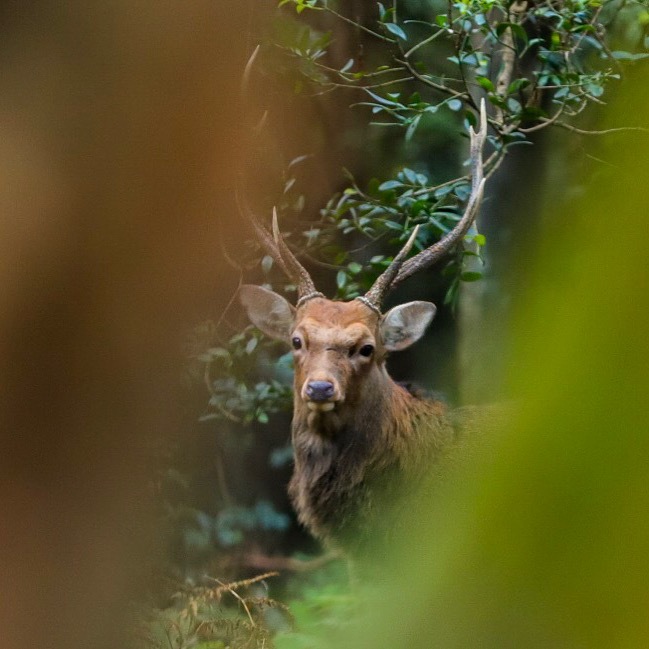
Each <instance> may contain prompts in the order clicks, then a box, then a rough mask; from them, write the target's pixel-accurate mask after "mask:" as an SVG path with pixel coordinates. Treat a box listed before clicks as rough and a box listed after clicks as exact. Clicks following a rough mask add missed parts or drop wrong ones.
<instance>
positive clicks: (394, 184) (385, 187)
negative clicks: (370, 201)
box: [379, 180, 403, 192]
mask: <svg viewBox="0 0 649 649" xmlns="http://www.w3.org/2000/svg"><path fill="white" fill-rule="evenodd" d="M398 187H403V183H402V182H400V181H398V180H386V181H385V182H384V183H381V184H380V185H379V191H380V192H387V191H389V190H390V189H397V188H398Z"/></svg>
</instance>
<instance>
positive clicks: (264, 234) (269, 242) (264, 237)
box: [235, 186, 291, 277]
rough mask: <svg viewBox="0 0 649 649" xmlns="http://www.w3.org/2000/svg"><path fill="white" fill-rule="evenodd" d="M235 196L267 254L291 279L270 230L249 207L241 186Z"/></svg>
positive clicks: (240, 209)
mask: <svg viewBox="0 0 649 649" xmlns="http://www.w3.org/2000/svg"><path fill="white" fill-rule="evenodd" d="M235 195H236V199H237V206H238V207H239V211H240V212H241V213H242V214H243V215H244V216H245V217H246V219H247V220H248V223H250V225H251V226H252V229H253V230H254V232H255V235H256V236H257V239H259V242H260V243H261V245H262V246H263V247H264V248H265V250H266V252H267V253H268V254H269V255H270V256H271V257H272V258H273V259H274V260H275V261H276V262H277V264H278V265H279V267H280V268H281V269H282V271H284V274H285V275H286V276H287V277H291V273H290V271H289V269H288V266H287V265H286V263H285V262H284V259H282V255H281V254H280V251H279V248H278V247H277V244H276V243H275V240H274V239H273V235H272V234H271V233H270V232H269V231H268V229H267V228H266V227H265V226H264V225H263V224H262V223H261V221H260V220H259V218H258V217H257V215H256V214H255V213H254V212H253V211H252V209H251V208H250V205H248V201H247V200H246V199H245V198H244V195H243V191H242V189H241V187H240V186H237V188H236V192H235Z"/></svg>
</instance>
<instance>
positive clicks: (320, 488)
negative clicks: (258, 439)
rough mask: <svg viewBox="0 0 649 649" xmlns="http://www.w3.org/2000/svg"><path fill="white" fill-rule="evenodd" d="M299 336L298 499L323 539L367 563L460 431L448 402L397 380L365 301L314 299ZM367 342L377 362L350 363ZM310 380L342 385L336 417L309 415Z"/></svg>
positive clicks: (299, 322)
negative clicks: (396, 513)
mask: <svg viewBox="0 0 649 649" xmlns="http://www.w3.org/2000/svg"><path fill="white" fill-rule="evenodd" d="M294 332H295V333H297V334H299V335H300V336H301V337H302V338H303V343H304V344H303V348H302V349H301V350H298V351H296V353H295V401H294V406H295V408H294V418H293V426H292V435H293V445H294V449H295V471H294V475H293V478H292V480H291V483H290V487H289V493H290V496H291V499H292V501H293V504H294V507H295V509H296V511H297V513H298V517H299V520H300V521H301V522H302V523H303V524H304V525H305V526H306V527H307V528H308V529H309V530H310V531H311V532H312V533H313V534H314V535H315V536H317V537H318V538H320V539H322V540H323V541H325V542H326V543H328V544H330V545H334V546H337V547H341V548H342V549H343V550H345V551H347V552H348V553H350V554H351V555H358V554H361V553H363V551H364V550H365V549H366V548H367V547H368V546H373V545H376V544H377V543H381V542H382V541H383V540H385V537H386V533H387V532H388V528H389V527H390V525H389V523H388V521H389V520H390V517H389V515H388V510H389V509H390V507H391V506H392V504H393V503H394V502H395V499H401V498H402V497H403V496H404V495H405V494H406V493H407V492H409V491H410V490H412V489H415V488H416V486H417V485H418V484H419V483H420V481H421V479H422V478H423V477H424V476H425V474H426V473H427V471H428V469H429V467H430V466H431V464H433V463H435V462H436V461H437V460H438V459H439V458H440V457H441V456H442V455H443V454H444V450H445V449H446V448H448V447H449V446H452V445H453V442H454V440H455V439H456V431H455V428H454V427H453V425H452V424H451V420H450V418H449V414H448V411H447V408H446V406H445V405H444V404H443V403H442V402H440V401H428V400H423V399H420V398H417V397H416V396H414V395H412V394H411V393H410V392H408V391H407V390H406V389H405V388H403V387H401V386H399V385H397V384H396V383H395V382H394V381H393V380H392V379H391V378H390V376H389V375H388V373H387V370H386V367H385V359H386V355H387V352H386V350H385V347H384V345H383V343H382V341H381V337H380V334H379V317H378V315H377V314H375V313H374V312H372V311H371V310H370V309H369V308H367V307H366V306H365V305H363V304H362V303H360V302H357V301H356V302H354V301H352V302H349V303H342V302H332V301H329V300H325V299H313V300H311V301H309V302H307V303H306V304H305V305H304V307H302V308H301V309H300V310H299V311H298V312H297V315H296V319H295V327H294ZM365 343H371V344H374V345H376V350H375V353H374V355H373V356H372V358H369V359H360V358H354V357H352V358H350V356H349V349H350V348H354V347H356V348H358V346H359V345H362V344H365ZM308 380H330V381H333V382H334V383H335V385H336V393H337V396H338V398H340V399H341V400H340V401H338V402H337V403H336V407H335V409H334V410H332V411H329V412H320V411H318V410H312V409H309V408H308V406H307V403H306V402H305V399H304V398H303V394H304V385H305V383H306V382H307V381H308Z"/></svg>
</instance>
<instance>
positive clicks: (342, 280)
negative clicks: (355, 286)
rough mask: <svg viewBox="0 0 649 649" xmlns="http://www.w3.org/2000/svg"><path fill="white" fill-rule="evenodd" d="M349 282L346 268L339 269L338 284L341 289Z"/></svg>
mask: <svg viewBox="0 0 649 649" xmlns="http://www.w3.org/2000/svg"><path fill="white" fill-rule="evenodd" d="M345 284H347V273H346V272H345V271H344V270H339V271H338V274H337V275H336V286H337V287H338V288H340V289H342V288H344V287H345Z"/></svg>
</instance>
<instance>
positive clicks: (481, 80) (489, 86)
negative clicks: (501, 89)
mask: <svg viewBox="0 0 649 649" xmlns="http://www.w3.org/2000/svg"><path fill="white" fill-rule="evenodd" d="M475 80H476V81H477V82H478V85H479V86H481V87H482V88H484V89H485V90H486V91H487V92H495V90H496V89H495V88H494V84H493V83H492V81H491V79H488V78H487V77H476V78H475Z"/></svg>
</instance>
